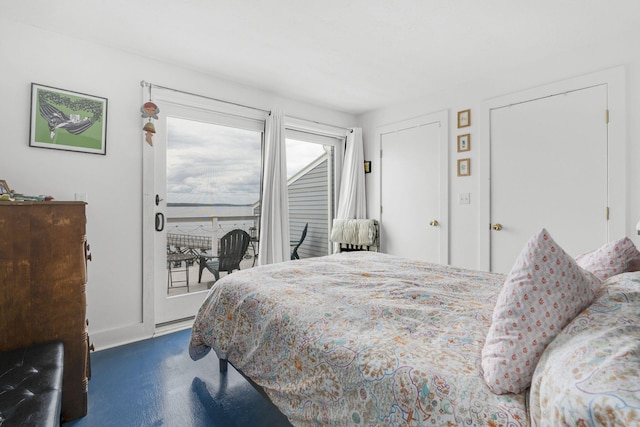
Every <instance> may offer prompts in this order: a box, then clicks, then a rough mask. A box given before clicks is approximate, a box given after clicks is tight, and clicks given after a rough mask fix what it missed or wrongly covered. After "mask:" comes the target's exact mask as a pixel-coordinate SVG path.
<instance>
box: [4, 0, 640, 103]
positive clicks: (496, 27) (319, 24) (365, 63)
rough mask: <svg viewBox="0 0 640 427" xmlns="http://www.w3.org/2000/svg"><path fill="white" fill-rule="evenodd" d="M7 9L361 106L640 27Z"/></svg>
mask: <svg viewBox="0 0 640 427" xmlns="http://www.w3.org/2000/svg"><path fill="white" fill-rule="evenodd" d="M0 16H2V17H3V19H8V20H11V21H14V22H20V23H24V24H27V25H33V26H35V27H39V28H43V29H47V30H50V31H54V32H57V33H61V34H66V35H70V36H75V37H81V38H83V39H89V40H92V41H94V42H96V43H99V44H103V45H107V46H110V47H114V48H118V49H122V50H124V51H127V52H131V53H135V54H138V55H142V56H145V57H149V58H153V59H156V60H160V61H164V62H168V63H172V64H177V65H179V66H182V67H185V68H189V69H192V70H197V71H200V72H203V73H207V74H210V75H212V76H216V77H220V78H224V79H230V80H233V81H235V82H238V83H241V84H244V85H248V86H252V87H256V88H259V89H262V90H265V91H269V92H273V93H277V94H278V95H281V96H285V97H289V98H292V99H297V100H300V101H304V102H309V103H313V104H317V105H320V106H324V107H328V108H332V109H336V110H339V111H344V112H348V113H352V114H359V113H362V112H365V111H369V110H372V109H375V108H379V107H382V106H386V105H389V104H393V103H396V102H400V101H403V100H406V99H411V98H415V97H418V96H423V95H427V94H429V93H433V92H435V91H437V90H441V89H443V88H447V87H452V86H456V85H459V84H461V83H464V82H466V81H470V80H475V79H477V78H480V77H482V76H486V75H489V74H490V73H492V72H494V71H495V70H496V68H511V67H515V66H519V65H524V64H528V63H531V62H534V61H536V60H542V59H544V58H546V57H550V56H552V55H556V54H560V53H562V52H567V51H570V50H571V49H574V48H578V47H582V46H588V45H590V44H592V43H594V42H596V41H598V40H600V39H602V38H603V37H605V36H606V37H613V36H615V35H619V34H625V33H627V32H631V31H637V28H638V27H640V1H638V0H606V1H604V0H533V1H532V0H397V1H391V0H272V1H265V0H233V1H232V0H225V1H222V0H154V1H149V0H146V1H143V0H109V1H105V0H84V1H77V0H73V1H72V0H56V1H49V0H47V1H45V0H33V1H11V2H9V1H5V2H3V3H2V4H1V5H0ZM63 23H64V24H63Z"/></svg>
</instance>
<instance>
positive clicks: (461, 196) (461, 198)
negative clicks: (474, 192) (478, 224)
mask: <svg viewBox="0 0 640 427" xmlns="http://www.w3.org/2000/svg"><path fill="white" fill-rule="evenodd" d="M470 203H471V194H470V193H458V204H459V205H468V204H470Z"/></svg>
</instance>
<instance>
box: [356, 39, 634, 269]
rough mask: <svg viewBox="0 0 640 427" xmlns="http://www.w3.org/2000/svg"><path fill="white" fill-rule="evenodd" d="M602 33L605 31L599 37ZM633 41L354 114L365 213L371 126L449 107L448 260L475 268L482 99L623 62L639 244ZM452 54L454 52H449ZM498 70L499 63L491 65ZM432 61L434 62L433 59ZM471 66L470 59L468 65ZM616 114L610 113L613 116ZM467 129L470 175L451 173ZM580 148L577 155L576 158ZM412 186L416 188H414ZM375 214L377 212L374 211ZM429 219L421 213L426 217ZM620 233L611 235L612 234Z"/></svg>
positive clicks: (629, 229) (374, 201) (373, 201)
mask: <svg viewBox="0 0 640 427" xmlns="http://www.w3.org/2000/svg"><path fill="white" fill-rule="evenodd" d="M603 37H604V36H603ZM637 40H640V33H635V34H628V35H627V36H626V37H621V38H618V39H612V40H609V39H604V40H603V41H602V42H601V43H599V44H598V45H594V46H589V47H588V48H586V49H581V50H576V51H572V52H567V53H566V54H565V55H562V56H559V57H550V58H548V60H547V61H544V62H542V63H532V64H529V65H528V66H526V67H522V68H517V69H510V70H507V71H500V72H496V73H495V75H493V76H492V77H490V78H482V79H478V80H477V81H471V82H468V83H466V84H463V85H460V86H459V87H455V88H451V89H447V90H443V91H441V92H438V93H434V94H432V95H431V96H429V97H424V98H420V99H415V100H412V101H410V102H406V103H403V104H399V105H394V106H389V107H387V108H384V109H380V110H376V111H372V112H369V113H367V114H363V115H361V116H359V117H358V122H359V126H362V128H363V134H364V140H365V149H364V151H365V159H366V160H372V161H373V164H372V173H370V174H367V175H366V184H367V199H368V201H367V202H368V206H367V209H368V212H372V213H376V212H379V210H380V209H379V206H380V183H379V181H380V175H379V173H380V168H379V164H380V163H379V152H380V147H379V141H376V140H375V135H376V128H378V127H379V126H382V125H387V124H390V123H394V122H397V121H401V120H405V119H408V118H412V117H416V116H419V115H424V114H429V113H433V112H436V111H441V110H448V112H449V155H450V156H449V168H450V173H449V176H450V185H449V192H450V194H449V196H450V197H449V200H450V214H449V215H450V218H449V221H450V223H449V225H450V227H449V229H450V245H449V251H450V263H451V264H452V265H456V266H461V267H469V268H480V267H481V262H480V256H479V254H480V251H483V250H485V249H488V248H482V247H480V238H479V236H480V233H479V230H480V229H479V227H480V226H481V225H482V226H487V227H488V224H480V223H479V216H480V212H481V208H483V207H484V204H483V203H485V204H486V203H488V201H487V200H479V187H480V183H479V180H478V177H479V175H478V173H477V167H475V168H474V166H477V165H478V158H479V152H480V150H483V149H484V150H486V149H487V147H486V143H487V142H486V141H483V140H481V139H480V127H481V126H482V123H481V122H480V120H479V119H480V111H481V107H482V104H483V101H486V100H488V99H491V98H495V97H498V96H502V95H506V94H510V93H514V92H520V91H523V90H527V89H530V88H534V87H538V86H542V85H546V84H549V83H554V82H557V81H561V80H565V79H569V78H573V77H577V76H581V75H585V74H589V73H593V72H597V71H601V70H603V69H608V68H611V67H617V66H624V67H625V68H626V72H627V94H628V95H627V96H628V98H627V132H626V133H627V141H626V145H627V149H628V151H627V154H628V156H627V162H628V163H627V165H626V166H627V193H628V194H627V219H626V234H627V235H628V236H630V237H631V238H632V239H633V240H634V242H635V243H636V245H638V246H640V238H639V237H640V236H638V235H637V234H636V232H635V224H636V222H637V221H638V220H639V219H640V172H639V170H640V168H639V167H638V166H639V165H640V144H639V143H638V141H637V140H638V138H639V137H640V49H638V45H637ZM452 54H455V53H453V52H452ZM496 65H497V69H501V68H502V67H501V64H496ZM434 66H437V64H434ZM469 66H473V64H469ZM467 108H470V109H471V114H472V121H471V124H472V125H471V127H470V128H465V129H464V132H462V129H460V130H458V129H457V127H456V123H457V121H456V120H457V112H458V111H460V110H464V109H467ZM614 119H615V118H613V117H612V120H614ZM469 132H470V133H471V141H472V142H471V151H470V153H468V154H470V156H469V157H471V176H470V177H457V176H456V170H455V168H456V160H457V159H458V158H461V157H466V155H465V156H461V155H460V154H459V153H457V152H456V137H457V135H458V134H462V133H469ZM579 155H580V154H579V153H576V156H577V157H579ZM414 191H416V190H414ZM466 192H469V193H471V204H469V205H459V204H458V203H457V200H458V197H457V196H458V193H466ZM377 217H379V215H377ZM428 219H430V218H425V223H426V221H427V220H428ZM617 237H621V236H612V238H617Z"/></svg>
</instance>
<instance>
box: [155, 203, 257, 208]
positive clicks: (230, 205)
mask: <svg viewBox="0 0 640 427" xmlns="http://www.w3.org/2000/svg"><path fill="white" fill-rule="evenodd" d="M167 206H172V207H188V208H193V207H204V206H221V207H231V208H233V207H236V208H243V207H250V206H253V205H250V204H247V205H235V204H233V203H167Z"/></svg>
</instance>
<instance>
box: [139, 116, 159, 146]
mask: <svg viewBox="0 0 640 427" xmlns="http://www.w3.org/2000/svg"><path fill="white" fill-rule="evenodd" d="M142 130H143V131H144V132H145V134H144V140H145V141H147V144H149V145H150V146H152V147H153V134H154V133H156V127H155V126H154V125H153V123H151V119H149V121H148V122H147V124H146V125H144V127H143V128H142Z"/></svg>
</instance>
